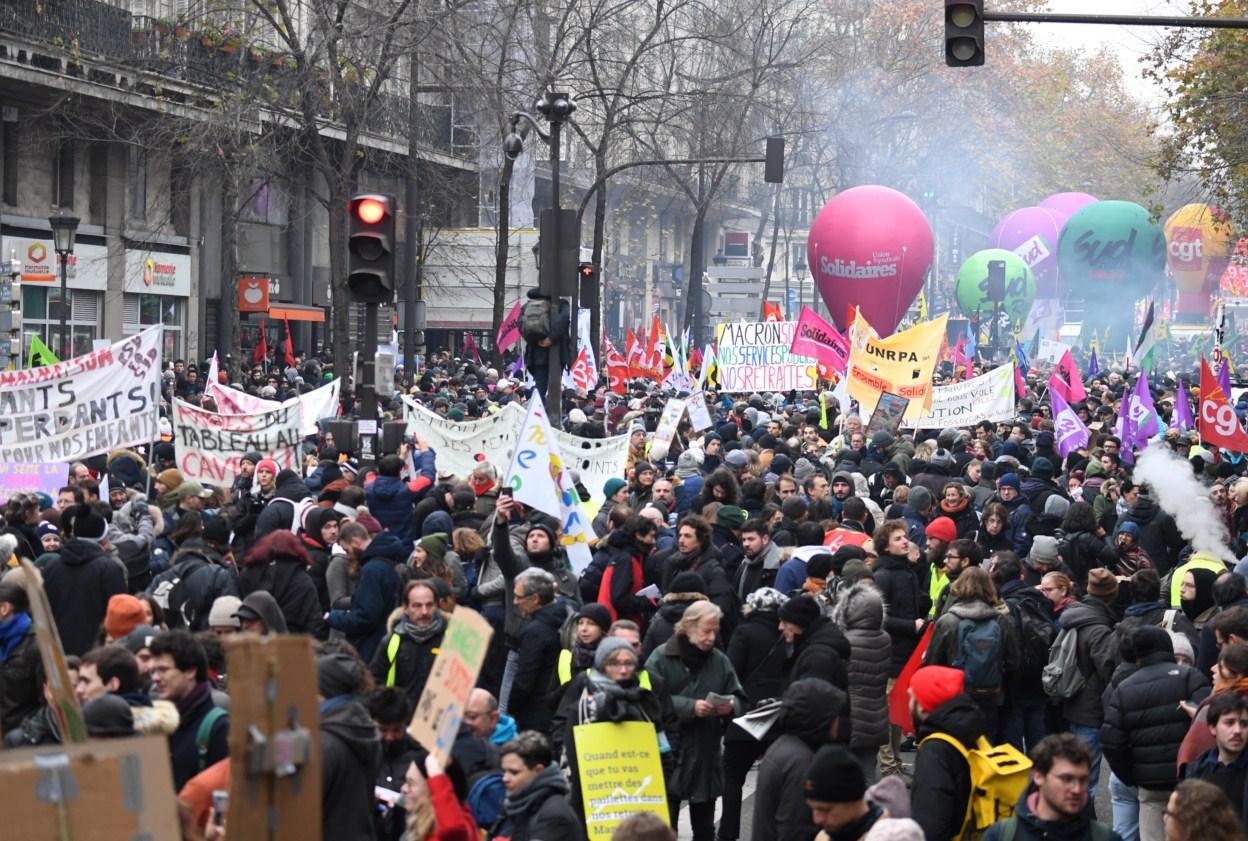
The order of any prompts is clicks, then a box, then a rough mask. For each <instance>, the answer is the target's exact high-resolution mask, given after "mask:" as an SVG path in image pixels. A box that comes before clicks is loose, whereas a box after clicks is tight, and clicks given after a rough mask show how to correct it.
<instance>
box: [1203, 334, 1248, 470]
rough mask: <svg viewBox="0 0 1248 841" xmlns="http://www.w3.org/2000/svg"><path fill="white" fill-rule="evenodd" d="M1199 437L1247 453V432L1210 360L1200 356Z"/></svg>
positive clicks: (1217, 445)
mask: <svg viewBox="0 0 1248 841" xmlns="http://www.w3.org/2000/svg"><path fill="white" fill-rule="evenodd" d="M1197 417H1198V418H1199V423H1198V428H1199V429H1200V440H1201V441H1204V442H1205V443H1206V444H1212V445H1213V446H1215V447H1222V448H1224V449H1227V450H1230V451H1231V452H1234V453H1248V433H1246V432H1244V428H1243V427H1242V426H1240V425H1239V418H1238V417H1237V416H1236V415H1235V408H1234V407H1233V406H1231V401H1230V398H1229V395H1228V394H1227V393H1226V392H1224V391H1223V390H1222V386H1221V385H1219V384H1218V381H1217V380H1216V379H1215V378H1214V376H1213V371H1211V370H1209V363H1208V362H1206V361H1205V358H1204V357H1203V356H1202V357H1201V359H1200V412H1199V413H1198V415H1197Z"/></svg>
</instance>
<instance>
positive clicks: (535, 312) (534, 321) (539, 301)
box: [520, 298, 552, 345]
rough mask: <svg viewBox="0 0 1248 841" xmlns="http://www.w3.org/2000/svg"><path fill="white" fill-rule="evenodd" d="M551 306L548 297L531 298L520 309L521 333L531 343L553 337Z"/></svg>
mask: <svg viewBox="0 0 1248 841" xmlns="http://www.w3.org/2000/svg"><path fill="white" fill-rule="evenodd" d="M550 322H551V308H550V300H549V299H547V298H530V299H529V300H527V301H525V302H524V309H522V310H520V335H521V336H523V337H524V340H525V341H526V342H528V343H529V344H531V345H535V344H537V343H538V342H541V341H544V340H546V339H549V338H551V332H552V331H551V329H550Z"/></svg>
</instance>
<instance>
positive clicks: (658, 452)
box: [650, 397, 686, 462]
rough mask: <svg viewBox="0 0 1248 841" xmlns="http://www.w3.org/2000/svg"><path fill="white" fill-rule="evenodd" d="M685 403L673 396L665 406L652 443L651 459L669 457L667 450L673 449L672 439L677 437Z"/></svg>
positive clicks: (659, 460)
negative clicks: (677, 429)
mask: <svg viewBox="0 0 1248 841" xmlns="http://www.w3.org/2000/svg"><path fill="white" fill-rule="evenodd" d="M685 405H686V404H685V401H684V400H681V399H680V398H679V397H673V398H672V399H671V400H668V401H667V405H665V406H664V407H663V413H662V414H661V415H659V425H658V426H657V427H656V428H655V430H654V441H652V442H651V444H650V460H651V461H656V462H662V461H663V459H665V458H667V451H668V450H669V449H671V446H672V441H673V439H675V438H676V428H677V427H678V426H680V419H681V417H683V416H684V414H685Z"/></svg>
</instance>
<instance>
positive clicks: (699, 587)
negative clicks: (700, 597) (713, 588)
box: [667, 570, 706, 593]
mask: <svg viewBox="0 0 1248 841" xmlns="http://www.w3.org/2000/svg"><path fill="white" fill-rule="evenodd" d="M704 589H706V584H704V583H703V581H702V576H700V575H698V574H697V573H696V572H693V571H691V570H685V571H684V572H678V573H676V575H675V576H673V578H672V583H670V584H668V585H667V592H668V593H701V592H702V591H703V590H704Z"/></svg>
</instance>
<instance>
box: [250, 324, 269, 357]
mask: <svg viewBox="0 0 1248 841" xmlns="http://www.w3.org/2000/svg"><path fill="white" fill-rule="evenodd" d="M268 358H269V340H268V337H267V336H265V334H264V319H263V318H262V319H260V341H258V342H256V349H255V351H253V352H252V354H251V361H252V362H264V361H265V360H266V359H268Z"/></svg>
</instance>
